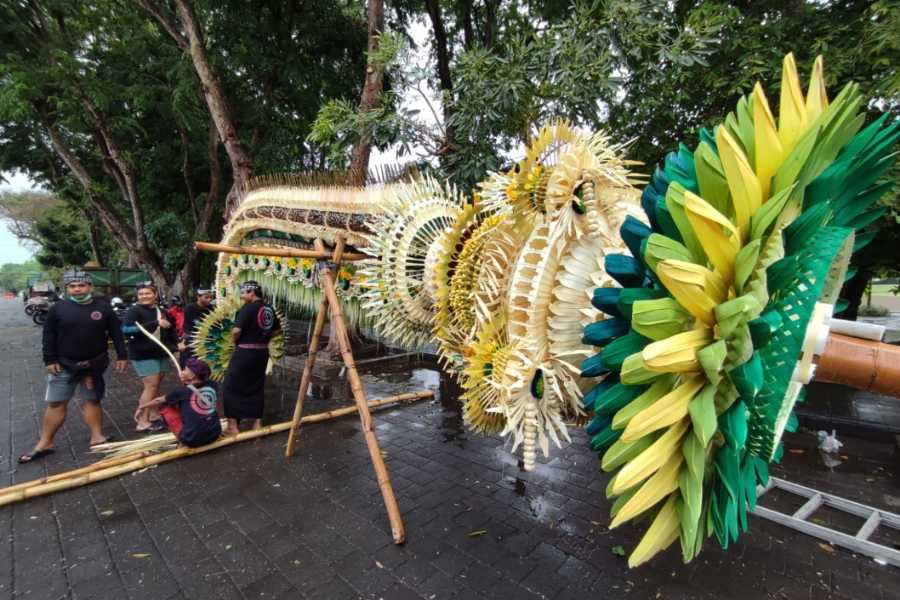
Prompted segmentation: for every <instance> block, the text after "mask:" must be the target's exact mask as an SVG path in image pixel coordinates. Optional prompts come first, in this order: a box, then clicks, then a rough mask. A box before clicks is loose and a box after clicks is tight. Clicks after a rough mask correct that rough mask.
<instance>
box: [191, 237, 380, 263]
mask: <svg viewBox="0 0 900 600" xmlns="http://www.w3.org/2000/svg"><path fill="white" fill-rule="evenodd" d="M194 247H195V248H197V250H205V251H207V252H227V253H230V254H256V255H258V256H292V257H296V258H317V259H320V260H324V259H327V258H331V255H332V254H331V252H329V251H328V250H325V249H322V250H302V249H300V248H290V247H288V246H228V245H227V244H214V243H212V242H194ZM367 258H372V257H371V256H369V255H368V254H365V253H363V252H347V253H345V254H344V256H343V260H344V261H345V262H347V261H356V260H365V259H367Z"/></svg>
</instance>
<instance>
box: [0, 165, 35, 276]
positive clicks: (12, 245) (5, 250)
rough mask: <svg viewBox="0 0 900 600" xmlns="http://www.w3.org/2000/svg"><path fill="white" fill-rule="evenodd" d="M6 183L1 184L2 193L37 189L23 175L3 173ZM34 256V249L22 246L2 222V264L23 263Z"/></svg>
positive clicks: (0, 236) (0, 240)
mask: <svg viewBox="0 0 900 600" xmlns="http://www.w3.org/2000/svg"><path fill="white" fill-rule="evenodd" d="M2 176H3V179H5V180H6V183H3V184H0V191H2V192H8V191H13V192H24V191H27V190H31V189H35V185H34V183H32V181H31V180H30V179H28V177H26V176H24V175H22V174H21V173H2ZM32 256H34V249H33V248H29V247H27V246H25V245H23V244H22V242H20V241H19V240H18V238H16V236H14V235H13V234H12V232H11V231H10V230H9V228H8V227H7V225H6V222H5V221H3V220H0V264H3V263H23V262H25V261H27V260H28V259H29V258H31V257H32Z"/></svg>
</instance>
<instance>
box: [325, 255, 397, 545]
mask: <svg viewBox="0 0 900 600" xmlns="http://www.w3.org/2000/svg"><path fill="white" fill-rule="evenodd" d="M315 246H316V249H317V250H320V251H321V250H324V245H323V244H322V240H319V239H317V240H316V241H315ZM322 280H323V282H324V286H323V290H324V292H325V294H326V296H327V297H328V304H329V306H330V308H331V329H332V331H333V332H335V333H336V334H337V340H338V344H339V346H340V349H341V357H342V358H343V359H344V365H345V366H346V367H347V379H348V380H349V381H350V390H351V391H352V392H353V398H354V399H355V400H356V404H357V406H358V407H359V420H360V425H361V428H362V431H363V434H364V435H365V438H366V446H368V448H369V457H370V458H371V460H372V467H373V468H374V469H375V476H376V477H377V479H378V488H379V489H380V490H381V497H382V499H383V500H384V506H385V508H386V509H387V513H388V520H389V521H390V523H391V532H392V533H393V537H394V543H395V544H402V543H403V542H404V541H405V540H406V531H405V530H404V527H403V519H402V518H401V517H400V507H399V506H398V505H397V497H396V496H395V495H394V488H393V487H392V486H391V478H390V475H389V474H388V470H387V467H386V466H385V465H384V457H383V456H382V455H381V448H380V447H379V445H378V438H377V437H376V436H375V430H374V428H373V427H372V415H371V414H370V413H369V407H368V403H367V402H366V392H365V390H364V389H363V384H362V380H361V379H360V378H359V373H357V372H356V365H355V364H354V362H353V352H352V351H351V350H350V337H349V336H348V335H347V326H346V325H345V324H344V315H343V313H342V312H341V303H340V302H339V301H338V297H337V293H336V291H335V285H334V273H333V272H332V270H331V269H330V268H329V267H328V266H326V267H325V268H324V269H323V277H322Z"/></svg>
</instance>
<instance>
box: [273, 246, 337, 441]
mask: <svg viewBox="0 0 900 600" xmlns="http://www.w3.org/2000/svg"><path fill="white" fill-rule="evenodd" d="M343 254H344V238H342V237H341V238H338V241H337V244H336V245H335V248H334V254H333V255H332V261H333V262H334V263H336V264H338V265H340V263H341V257H342V256H343ZM327 314H328V296H326V295H325V294H322V299H321V300H320V301H319V310H318V312H317V313H316V324H315V326H314V327H313V335H312V340H311V341H310V343H309V350H308V351H307V353H306V363H305V364H304V365H303V374H302V375H301V376H300V387H298V388H297V403H296V404H295V405H294V417H293V419H291V430H290V431H289V432H288V441H287V446H285V448H284V457H285V458H290V457H292V456H293V455H294V449H295V448H296V446H297V438H298V437H299V436H300V416H301V415H302V414H303V402H304V401H305V400H306V394H307V393H308V392H309V383H310V379H312V370H313V367H314V366H315V364H316V355H317V354H318V353H319V339H320V338H321V337H322V330H323V329H325V317H326V315H327Z"/></svg>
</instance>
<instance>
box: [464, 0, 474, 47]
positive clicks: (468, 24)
mask: <svg viewBox="0 0 900 600" xmlns="http://www.w3.org/2000/svg"><path fill="white" fill-rule="evenodd" d="M462 10H463V43H464V44H465V48H466V50H471V49H472V47H473V46H474V45H475V29H474V26H473V24H472V0H464V1H463V6H462Z"/></svg>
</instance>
